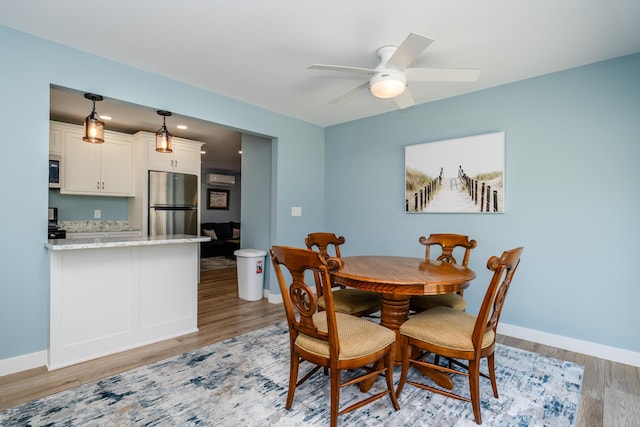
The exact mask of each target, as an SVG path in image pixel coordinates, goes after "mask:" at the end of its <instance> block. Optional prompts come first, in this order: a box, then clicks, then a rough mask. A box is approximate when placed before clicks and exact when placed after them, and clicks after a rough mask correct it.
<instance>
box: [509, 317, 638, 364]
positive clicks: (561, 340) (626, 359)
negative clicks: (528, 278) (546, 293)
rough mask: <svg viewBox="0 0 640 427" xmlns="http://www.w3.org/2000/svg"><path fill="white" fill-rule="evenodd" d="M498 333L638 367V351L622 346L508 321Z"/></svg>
mask: <svg viewBox="0 0 640 427" xmlns="http://www.w3.org/2000/svg"><path fill="white" fill-rule="evenodd" d="M498 333H499V334H502V335H507V336H510V337H514V338H520V339H523V340H527V341H531V342H535V343H538V344H544V345H548V346H551V347H557V348H561V349H563V350H569V351H573V352H575V353H581V354H586V355H589V356H594V357H599V358H601V359H606V360H611V361H613V362H618V363H624V364H626V365H631V366H636V367H640V353H638V352H634V351H630V350H625V349H622V348H617V347H611V346H608V345H603V344H597V343H593V342H589V341H583V340H579V339H576V338H569V337H564V336H562V335H556V334H550V333H548V332H541V331H537V330H535V329H528V328H523V327H521V326H514V325H509V324H508V323H500V325H499V326H498Z"/></svg>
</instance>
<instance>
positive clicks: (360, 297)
mask: <svg viewBox="0 0 640 427" xmlns="http://www.w3.org/2000/svg"><path fill="white" fill-rule="evenodd" d="M332 294H333V305H334V307H335V310H336V312H339V313H347V314H355V313H371V312H372V310H375V311H378V310H379V309H380V305H381V304H382V300H381V298H380V294H377V293H375V292H368V291H361V290H359V289H336V290H334V291H333V292H332ZM318 306H320V307H321V308H322V309H323V310H325V309H326V308H325V304H324V295H322V296H320V298H318Z"/></svg>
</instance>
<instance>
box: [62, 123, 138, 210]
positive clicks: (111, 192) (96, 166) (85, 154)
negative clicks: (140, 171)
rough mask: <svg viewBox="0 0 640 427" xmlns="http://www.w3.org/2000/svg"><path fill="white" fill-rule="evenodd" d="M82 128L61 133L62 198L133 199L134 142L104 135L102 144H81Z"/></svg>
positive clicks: (118, 134)
mask: <svg viewBox="0 0 640 427" xmlns="http://www.w3.org/2000/svg"><path fill="white" fill-rule="evenodd" d="M82 135H83V131H82V127H81V126H73V127H67V128H66V129H65V131H64V139H63V140H64V144H63V153H64V155H63V161H62V166H61V170H62V188H61V190H60V192H61V193H62V194H83V195H99V196H127V197H129V196H133V195H134V193H133V191H134V187H133V179H134V175H133V139H132V137H131V136H130V135H126V134H121V133H117V132H105V142H104V144H89V143H86V142H84V141H82Z"/></svg>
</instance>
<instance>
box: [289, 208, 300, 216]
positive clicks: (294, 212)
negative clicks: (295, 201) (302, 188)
mask: <svg viewBox="0 0 640 427" xmlns="http://www.w3.org/2000/svg"><path fill="white" fill-rule="evenodd" d="M291 216H302V207H300V206H293V207H292V208H291Z"/></svg>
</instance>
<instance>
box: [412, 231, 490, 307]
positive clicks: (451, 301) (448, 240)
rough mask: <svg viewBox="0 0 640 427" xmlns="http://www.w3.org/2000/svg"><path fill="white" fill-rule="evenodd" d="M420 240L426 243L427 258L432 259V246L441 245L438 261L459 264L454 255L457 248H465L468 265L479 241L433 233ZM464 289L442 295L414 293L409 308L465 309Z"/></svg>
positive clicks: (465, 265) (460, 236) (463, 258)
mask: <svg viewBox="0 0 640 427" xmlns="http://www.w3.org/2000/svg"><path fill="white" fill-rule="evenodd" d="M419 242H420V243H421V244H423V245H425V254H424V257H425V259H426V260H430V259H431V247H432V246H439V247H440V256H438V257H437V258H436V260H437V261H444V262H451V263H453V264H459V263H458V261H457V260H456V258H455V257H454V255H453V252H454V251H455V250H456V248H462V249H464V253H463V256H462V264H461V265H463V266H464V267H467V265H468V264H469V255H470V254H471V249H473V248H475V247H476V246H477V245H478V243H477V242H476V241H475V240H469V237H468V236H464V235H461V234H432V235H430V236H429V237H424V236H421V237H420V239H419ZM463 292H464V291H459V292H458V293H451V294H442V295H414V296H412V297H411V299H410V300H409V308H410V309H411V310H413V311H414V312H418V313H419V312H422V311H425V310H429V309H430V308H434V307H441V306H443V307H451V308H453V309H454V310H459V311H465V310H466V308H467V301H466V300H465V299H464V296H463Z"/></svg>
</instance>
